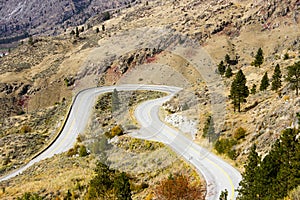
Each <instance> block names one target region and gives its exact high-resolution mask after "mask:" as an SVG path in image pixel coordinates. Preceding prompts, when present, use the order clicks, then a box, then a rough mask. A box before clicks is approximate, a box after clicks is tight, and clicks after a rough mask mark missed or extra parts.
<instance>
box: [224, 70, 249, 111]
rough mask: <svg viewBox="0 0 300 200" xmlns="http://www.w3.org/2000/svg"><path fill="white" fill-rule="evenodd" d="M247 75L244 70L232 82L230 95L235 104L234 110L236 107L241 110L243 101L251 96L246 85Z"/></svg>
mask: <svg viewBox="0 0 300 200" xmlns="http://www.w3.org/2000/svg"><path fill="white" fill-rule="evenodd" d="M246 82H247V80H246V77H245V75H244V73H243V71H242V70H239V72H238V73H237V74H236V76H235V79H234V81H233V82H232V84H231V89H230V96H229V98H230V99H231V100H232V104H233V106H234V111H236V108H237V109H238V112H240V111H241V103H244V102H246V98H247V97H248V96H249V90H248V87H247V86H246Z"/></svg>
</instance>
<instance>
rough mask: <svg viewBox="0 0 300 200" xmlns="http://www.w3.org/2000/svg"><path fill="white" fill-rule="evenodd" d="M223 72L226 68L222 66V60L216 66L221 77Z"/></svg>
mask: <svg viewBox="0 0 300 200" xmlns="http://www.w3.org/2000/svg"><path fill="white" fill-rule="evenodd" d="M225 70H226V66H225V65H224V62H223V60H222V61H221V62H220V63H219V65H218V71H219V73H220V74H221V75H224V73H225Z"/></svg>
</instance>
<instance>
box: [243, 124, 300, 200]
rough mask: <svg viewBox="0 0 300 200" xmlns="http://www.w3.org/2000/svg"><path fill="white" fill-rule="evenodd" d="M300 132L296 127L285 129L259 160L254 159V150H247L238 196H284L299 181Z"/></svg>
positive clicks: (269, 199)
mask: <svg viewBox="0 0 300 200" xmlns="http://www.w3.org/2000/svg"><path fill="white" fill-rule="evenodd" d="M299 133H300V131H299V130H297V129H286V130H284V131H283V133H282V135H281V137H280V138H279V139H278V140H277V141H276V142H275V144H274V145H273V146H272V149H271V151H270V152H269V153H268V155H266V156H265V158H264V159H263V160H262V161H261V162H260V163H259V162H257V155H255V154H254V153H255V151H254V152H253V150H252V151H251V152H250V154H249V157H248V164H247V165H246V167H245V172H244V173H243V180H242V181H241V182H240V188H239V192H240V193H239V195H240V197H241V198H240V199H241V200H248V199H249V200H250V199H262V200H273V199H283V198H284V197H285V196H287V194H288V192H289V191H291V190H293V189H294V188H296V187H297V186H299V185H300V170H299V169H300V139H299V137H298V135H299ZM249 158H250V159H249ZM253 160H254V161H253ZM258 160H259V159H258ZM250 164H251V165H250Z"/></svg>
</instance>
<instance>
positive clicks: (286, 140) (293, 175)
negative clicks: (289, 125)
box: [270, 129, 300, 199]
mask: <svg viewBox="0 0 300 200" xmlns="http://www.w3.org/2000/svg"><path fill="white" fill-rule="evenodd" d="M299 133H300V131H299V130H297V129H286V130H284V131H283V133H282V135H281V137H280V139H279V140H277V142H276V143H275V146H274V148H273V150H272V151H271V153H273V154H275V156H276V159H277V160H279V161H278V162H279V164H280V166H279V171H278V174H277V176H276V179H277V183H278V184H277V185H276V186H277V187H274V189H273V190H274V191H273V193H274V194H275V196H274V197H275V198H276V199H283V198H284V197H285V196H286V195H287V193H288V191H290V190H292V189H294V188H296V187H297V186H299V185H300V170H299V169H300V142H299V138H298V135H299ZM271 153H270V154H271Z"/></svg>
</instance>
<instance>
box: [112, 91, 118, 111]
mask: <svg viewBox="0 0 300 200" xmlns="http://www.w3.org/2000/svg"><path fill="white" fill-rule="evenodd" d="M111 100H112V112H115V111H117V110H119V108H120V99H119V94H118V91H117V90H116V89H114V90H113V92H112V96H111Z"/></svg>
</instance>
